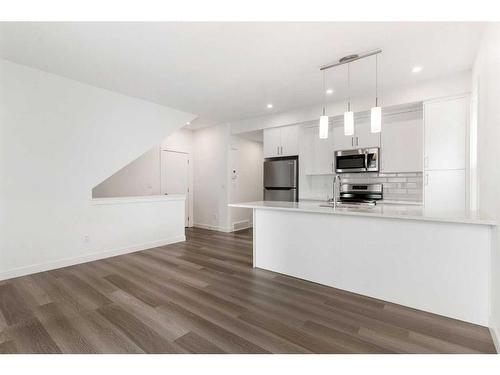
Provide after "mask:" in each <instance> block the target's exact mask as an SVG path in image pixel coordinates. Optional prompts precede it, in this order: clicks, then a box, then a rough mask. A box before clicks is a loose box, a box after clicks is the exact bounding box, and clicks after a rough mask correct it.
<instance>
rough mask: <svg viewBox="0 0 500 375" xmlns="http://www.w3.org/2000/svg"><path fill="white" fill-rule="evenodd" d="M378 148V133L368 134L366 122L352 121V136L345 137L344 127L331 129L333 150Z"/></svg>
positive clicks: (368, 126) (367, 123)
mask: <svg viewBox="0 0 500 375" xmlns="http://www.w3.org/2000/svg"><path fill="white" fill-rule="evenodd" d="M369 147H380V133H372V132H370V123H369V122H367V121H366V120H363V121H360V120H358V121H356V119H355V121H354V135H352V136H351V135H349V136H345V135H344V127H343V126H337V127H335V128H333V148H334V150H335V151H338V150H353V149H356V148H369Z"/></svg>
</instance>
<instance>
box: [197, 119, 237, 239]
mask: <svg viewBox="0 0 500 375" xmlns="http://www.w3.org/2000/svg"><path fill="white" fill-rule="evenodd" d="M229 137H230V134H229V125H228V124H221V125H216V126H211V127H208V128H203V129H200V130H196V131H194V132H193V164H194V184H193V185H194V225H195V226H197V227H203V228H209V229H215V230H221V231H229V217H228V207H227V202H228V198H227V197H228V193H227V182H228V174H227V169H228V163H229V161H228V154H229V142H230V138H229Z"/></svg>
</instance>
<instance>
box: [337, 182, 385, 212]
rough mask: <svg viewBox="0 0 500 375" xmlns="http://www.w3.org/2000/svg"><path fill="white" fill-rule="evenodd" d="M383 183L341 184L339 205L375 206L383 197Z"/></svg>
mask: <svg viewBox="0 0 500 375" xmlns="http://www.w3.org/2000/svg"><path fill="white" fill-rule="evenodd" d="M383 197H384V187H383V185H382V184H342V185H340V191H339V198H338V201H337V205H339V206H356V207H359V206H361V207H363V206H364V207H373V206H375V205H376V204H377V201H379V200H381V199H383Z"/></svg>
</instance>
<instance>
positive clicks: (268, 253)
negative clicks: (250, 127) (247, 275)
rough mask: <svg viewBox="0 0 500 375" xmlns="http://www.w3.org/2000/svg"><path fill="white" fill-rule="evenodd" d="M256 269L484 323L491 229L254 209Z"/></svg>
mask: <svg viewBox="0 0 500 375" xmlns="http://www.w3.org/2000/svg"><path fill="white" fill-rule="evenodd" d="M254 220H255V222H254V231H255V232H256V233H257V234H258V235H256V237H255V243H254V246H255V249H254V252H255V256H254V266H256V267H259V268H263V269H267V270H271V271H275V272H279V273H283V274H287V275H290V276H295V277H298V278H302V279H305V280H309V281H313V282H317V283H320V284H324V285H328V286H332V287H336V288H340V289H344V290H348V291H351V292H355V293H360V294H363V295H367V296H371V297H374V298H379V299H382V300H385V301H389V302H393V303H398V304H401V305H405V306H409V307H413V308H416V309H421V310H425V311H428V312H432V313H436V314H440V315H444V316H448V317H451V318H456V319H461V320H464V321H468V322H472V323H476V324H481V325H484V326H487V325H488V317H489V298H490V297H489V280H490V226H487V225H473V224H459V223H441V222H432V221H418V220H404V219H386V218H373V217H359V216H358V217H354V216H345V215H330V214H317V213H305V212H292V211H281V210H267V209H255V212H254Z"/></svg>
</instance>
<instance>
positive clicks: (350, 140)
mask: <svg viewBox="0 0 500 375" xmlns="http://www.w3.org/2000/svg"><path fill="white" fill-rule="evenodd" d="M332 133H333V150H334V151H339V150H352V149H353V148H355V146H354V137H353V136H350V135H349V136H345V135H344V127H343V126H336V127H334V128H333V132H332Z"/></svg>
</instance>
